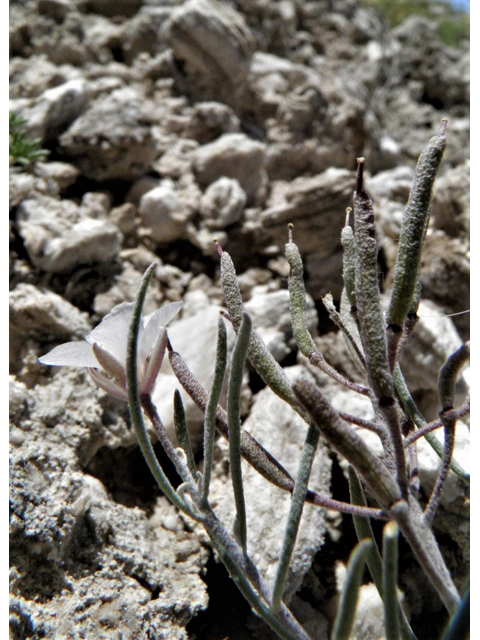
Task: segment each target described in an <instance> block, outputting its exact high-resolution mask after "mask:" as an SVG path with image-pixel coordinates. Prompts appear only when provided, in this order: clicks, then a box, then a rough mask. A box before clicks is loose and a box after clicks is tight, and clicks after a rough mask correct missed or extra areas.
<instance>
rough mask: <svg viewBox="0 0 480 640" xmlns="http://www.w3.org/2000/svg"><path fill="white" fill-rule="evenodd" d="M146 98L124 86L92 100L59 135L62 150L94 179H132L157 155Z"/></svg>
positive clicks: (142, 173) (144, 170) (147, 167)
mask: <svg viewBox="0 0 480 640" xmlns="http://www.w3.org/2000/svg"><path fill="white" fill-rule="evenodd" d="M151 125H152V117H151V114H150V111H149V109H148V106H146V104H145V99H144V97H143V96H142V95H141V93H140V92H139V91H137V90H136V89H134V88H132V87H123V88H120V89H117V90H115V91H113V92H112V93H111V94H109V95H106V96H103V97H100V98H98V99H97V100H95V102H94V103H93V104H92V105H91V107H90V108H89V109H88V110H87V111H86V112H85V113H83V114H82V115H81V116H80V117H79V118H77V119H76V120H75V122H74V123H73V124H72V126H71V127H70V128H69V129H68V131H66V132H65V133H64V134H63V135H62V136H61V138H60V143H61V146H62V150H63V152H64V153H65V154H67V155H68V156H70V157H71V158H74V160H75V164H76V165H77V166H78V167H80V169H81V170H82V172H83V173H84V175H86V176H87V177H88V178H92V179H94V180H97V181H102V180H109V179H113V178H120V179H123V180H134V179H135V178H138V177H140V176H143V175H144V174H145V173H148V171H149V170H150V165H151V163H152V162H153V160H154V159H155V158H156V156H157V150H156V147H155V142H154V139H153V135H152V129H151Z"/></svg>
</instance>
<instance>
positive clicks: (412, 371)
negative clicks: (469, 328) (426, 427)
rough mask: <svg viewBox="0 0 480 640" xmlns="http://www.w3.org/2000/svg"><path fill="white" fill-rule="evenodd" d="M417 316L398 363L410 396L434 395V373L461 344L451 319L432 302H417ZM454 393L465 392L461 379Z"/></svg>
mask: <svg viewBox="0 0 480 640" xmlns="http://www.w3.org/2000/svg"><path fill="white" fill-rule="evenodd" d="M422 280H423V277H422ZM418 315H419V316H420V319H419V321H418V323H417V325H416V327H415V331H414V332H413V333H412V335H411V337H410V339H409V340H408V342H407V344H406V345H405V350H404V354H403V357H402V359H401V361H400V363H401V365H402V369H403V372H404V375H405V378H406V380H407V383H408V387H409V389H410V392H411V393H415V392H419V391H434V392H435V393H436V391H437V383H438V372H439V371H440V368H441V367H442V366H443V365H444V364H445V361H446V360H447V358H448V357H449V356H450V355H451V354H452V353H453V352H454V351H455V350H456V349H458V347H459V346H460V345H461V344H462V340H461V338H460V336H459V335H458V332H457V330H456V328H455V325H454V324H453V321H452V318H448V317H446V316H445V313H444V312H443V310H442V308H441V307H439V306H438V305H436V304H434V303H433V302H431V301H429V300H423V301H421V302H420V306H419V309H418ZM457 390H458V393H459V394H460V397H461V396H465V394H466V392H467V383H466V381H465V380H463V379H462V377H461V376H460V379H459V381H458V384H457ZM463 399H464V398H463ZM461 401H462V400H460V402H461ZM439 409H440V407H439Z"/></svg>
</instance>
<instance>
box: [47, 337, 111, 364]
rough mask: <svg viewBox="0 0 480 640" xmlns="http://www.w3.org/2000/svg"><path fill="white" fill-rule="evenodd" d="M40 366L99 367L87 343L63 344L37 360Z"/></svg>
mask: <svg viewBox="0 0 480 640" xmlns="http://www.w3.org/2000/svg"><path fill="white" fill-rule="evenodd" d="M38 360H39V362H41V363H42V364H50V365H54V366H65V367H97V368H98V367H99V366H100V365H99V364H98V360H97V359H96V357H95V354H94V353H93V349H92V346H91V345H90V344H88V342H84V341H83V340H82V341H81V342H65V343H64V344H60V345H58V347H55V349H52V350H51V351H49V353H47V354H46V355H44V356H42V357H41V358H39V359H38Z"/></svg>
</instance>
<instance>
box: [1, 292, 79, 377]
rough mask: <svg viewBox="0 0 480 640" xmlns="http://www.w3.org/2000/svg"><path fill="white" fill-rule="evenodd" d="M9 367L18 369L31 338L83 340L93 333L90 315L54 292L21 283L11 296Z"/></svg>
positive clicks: (47, 340) (46, 340)
mask: <svg viewBox="0 0 480 640" xmlns="http://www.w3.org/2000/svg"><path fill="white" fill-rule="evenodd" d="M9 320H10V360H11V362H10V364H11V366H12V367H13V368H17V367H18V366H19V364H21V363H20V362H19V358H20V354H21V352H22V349H23V348H24V347H25V344H26V343H27V341H28V340H29V339H30V338H36V339H37V340H44V341H45V342H49V341H52V342H53V341H57V340H58V341H59V342H61V341H62V340H63V341H68V340H73V339H75V338H77V339H82V338H84V337H85V336H86V335H87V334H88V333H89V332H90V330H91V327H90V323H89V321H88V318H87V315H86V314H85V313H82V312H81V311H79V310H78V309H77V307H74V306H73V305H72V304H70V302H68V301H67V300H64V299H63V298H62V297H61V296H59V295H58V294H56V293H53V291H42V290H41V289H39V288H37V287H35V286H33V285H32V284H27V283H26V282H21V283H20V284H18V285H17V286H16V287H15V289H13V291H11V292H10V294H9Z"/></svg>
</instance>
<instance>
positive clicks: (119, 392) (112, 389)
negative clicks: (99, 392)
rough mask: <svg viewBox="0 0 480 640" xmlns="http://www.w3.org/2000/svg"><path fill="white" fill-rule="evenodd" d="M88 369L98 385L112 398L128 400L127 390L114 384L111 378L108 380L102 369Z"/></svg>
mask: <svg viewBox="0 0 480 640" xmlns="http://www.w3.org/2000/svg"><path fill="white" fill-rule="evenodd" d="M88 371H89V373H90V375H91V376H92V378H93V381H94V382H95V384H96V385H97V386H98V387H100V388H101V389H103V390H104V391H106V392H107V393H109V394H110V395H111V396H113V397H114V398H118V399H119V400H126V401H127V402H128V393H127V391H126V390H125V389H122V388H121V387H119V386H118V385H117V384H115V382H113V380H109V379H108V378H107V376H106V375H105V372H104V371H99V370H98V369H91V368H90V369H89V370H88Z"/></svg>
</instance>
